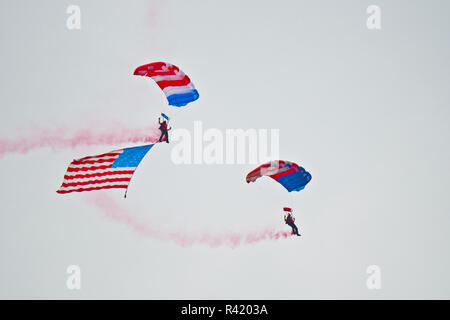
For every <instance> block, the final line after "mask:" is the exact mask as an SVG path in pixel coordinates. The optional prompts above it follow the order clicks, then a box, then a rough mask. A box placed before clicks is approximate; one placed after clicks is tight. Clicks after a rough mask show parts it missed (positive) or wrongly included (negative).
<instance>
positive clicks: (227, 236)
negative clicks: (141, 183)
mask: <svg viewBox="0 0 450 320" xmlns="http://www.w3.org/2000/svg"><path fill="white" fill-rule="evenodd" d="M87 199H88V201H89V202H90V203H91V204H93V205H94V206H96V207H97V208H98V209H99V210H100V211H102V212H103V213H104V214H105V215H106V216H107V217H110V218H112V219H113V220H116V221H119V222H121V223H123V224H125V225H126V226H128V227H129V228H131V229H132V230H134V231H136V232H139V233H141V234H143V235H145V236H148V237H150V238H154V239H158V240H161V241H172V242H174V243H176V244H178V245H181V246H183V247H187V246H191V245H194V244H204V245H208V246H210V247H219V246H222V245H228V246H230V247H232V248H235V247H237V246H239V245H243V244H251V243H256V242H260V241H264V240H277V239H280V238H287V237H289V236H290V235H291V233H290V232H287V231H274V230H271V229H266V230H263V231H259V232H248V233H246V234H242V233H237V232H229V233H223V234H219V235H216V234H214V235H211V234H209V233H207V232H203V233H201V234H199V235H193V234H185V233H180V232H177V233H174V232H164V231H162V230H161V229H160V228H152V227H150V226H149V225H148V224H147V223H145V222H143V221H139V219H137V217H135V216H134V215H133V214H131V213H130V212H129V211H128V210H126V209H125V208H122V207H121V206H120V205H119V204H117V203H116V202H115V201H114V200H113V199H112V198H111V197H109V196H107V195H106V194H105V193H102V192H97V193H91V194H89V196H88V198H87Z"/></svg>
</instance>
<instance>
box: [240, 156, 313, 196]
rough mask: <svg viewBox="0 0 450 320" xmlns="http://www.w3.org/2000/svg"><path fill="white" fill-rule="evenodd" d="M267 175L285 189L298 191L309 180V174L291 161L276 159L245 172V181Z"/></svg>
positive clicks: (252, 180) (253, 180)
mask: <svg viewBox="0 0 450 320" xmlns="http://www.w3.org/2000/svg"><path fill="white" fill-rule="evenodd" d="M263 176H268V177H271V178H272V179H274V180H275V181H277V182H278V183H280V184H281V185H282V186H283V187H285V188H286V190H287V191H289V192H292V191H300V190H303V189H304V188H305V186H306V185H307V184H308V183H309V181H311V174H310V173H309V172H307V171H306V170H305V169H303V168H302V167H300V166H299V165H298V164H296V163H294V162H291V161H284V160H277V161H270V162H267V163H265V164H263V165H260V166H259V167H257V168H256V169H254V170H253V171H251V172H249V173H248V174H247V177H246V180H247V183H250V182H255V181H256V180H257V179H259V178H261V177H263Z"/></svg>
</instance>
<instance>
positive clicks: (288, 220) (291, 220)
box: [284, 212, 300, 236]
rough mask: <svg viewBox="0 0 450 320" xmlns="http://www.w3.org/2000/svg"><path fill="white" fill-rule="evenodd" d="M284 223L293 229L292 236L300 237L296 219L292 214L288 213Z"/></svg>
mask: <svg viewBox="0 0 450 320" xmlns="http://www.w3.org/2000/svg"><path fill="white" fill-rule="evenodd" d="M284 222H285V223H286V224H287V225H288V226H290V227H291V228H292V233H291V234H295V235H297V236H300V233H298V228H297V226H296V225H295V223H294V222H295V218H294V217H293V216H292V213H291V212H288V213H286V215H285V216H284Z"/></svg>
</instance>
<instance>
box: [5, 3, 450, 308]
mask: <svg viewBox="0 0 450 320" xmlns="http://www.w3.org/2000/svg"><path fill="white" fill-rule="evenodd" d="M70 5H77V6H79V8H80V12H81V28H80V29H73V30H70V29H68V28H67V24H66V22H67V19H68V18H69V16H70V14H68V13H67V12H66V10H67V8H68V7H69V6H70ZM370 5H377V6H379V8H380V10H381V16H380V17H381V29H379V30H369V29H368V28H367V25H366V20H367V18H368V16H369V15H368V14H367V13H366V9H367V7H368V6H370ZM0 8H1V9H0V43H1V50H0V66H1V70H2V72H1V73H0V83H1V86H0V93H1V94H0V106H1V115H2V116H1V118H0V119H1V126H0V177H1V179H0V197H1V200H2V201H1V202H2V206H1V214H0V219H1V220H0V228H1V229H0V237H1V241H0V259H1V265H0V298H2V299H15V298H16V299H17V298H20V299H449V298H450V278H449V277H450V276H449V275H448V272H447V271H448V269H449V268H450V257H449V252H450V245H449V243H450V241H449V240H450V236H449V234H448V230H449V227H450V217H449V211H450V200H449V199H450V198H449V197H448V190H449V181H450V179H449V178H450V171H449V167H448V163H449V160H450V159H449V155H450V152H449V148H448V146H449V138H450V132H449V125H448V123H449V108H448V106H449V102H450V96H449V95H450V94H449V92H450V91H449V90H448V85H449V83H450V63H449V59H448V57H449V53H450V45H449V43H450V42H449V41H448V39H449V32H450V22H449V20H448V17H447V15H448V14H447V12H449V10H450V4H449V3H448V2H447V1H438V0H433V1H403V0H396V1H381V0H380V1H356V0H352V1H350V0H343V1H339V2H337V1H331V0H322V1H311V0H310V1H278V2H274V1H253V0H252V1H245V2H243V1H237V0H228V1H203V0H193V1H181V0H178V1H176V0H169V1H162V0H161V1H156V0H155V1H142V0H136V1H133V2H131V3H130V2H129V1H124V0H114V1H106V0H97V1H87V0H85V1H82V0H74V1H65V0H64V1H57V0H41V1H31V0H18V1H12V0H1V1H0ZM154 61H167V62H170V63H173V64H175V65H177V66H179V67H180V68H181V69H182V70H183V71H184V72H185V73H186V74H188V75H189V77H190V78H191V79H192V81H193V82H194V84H195V86H196V88H197V89H198V91H199V93H200V98H199V100H198V101H195V102H193V103H191V104H190V105H189V106H188V107H186V108H174V107H170V106H168V105H167V101H166V99H165V97H164V95H163V93H162V92H161V91H160V90H159V88H158V87H157V86H156V84H155V83H153V82H152V81H151V80H150V79H144V78H142V77H136V76H133V75H132V73H133V71H134V69H135V68H136V67H137V66H139V65H142V64H146V63H150V62H154ZM161 112H164V113H167V114H169V115H170V117H171V125H172V126H173V127H174V129H180V128H182V129H185V130H189V132H192V134H193V132H194V123H196V121H199V122H201V124H202V126H203V128H204V129H205V130H206V129H218V130H220V131H221V132H225V131H226V130H227V129H244V130H248V129H251V130H261V129H263V130H264V129H267V130H270V129H278V130H279V154H280V159H285V160H290V161H294V162H296V163H298V164H299V165H301V166H303V167H304V168H305V169H306V170H307V171H308V172H310V173H311V175H312V180H311V182H310V183H309V184H308V185H307V186H306V188H305V189H304V190H302V191H300V192H292V193H288V192H287V191H286V190H284V189H283V188H282V187H281V186H280V185H279V184H277V183H276V182H274V181H272V180H270V179H269V178H261V179H260V180H258V181H256V182H255V183H253V184H247V183H246V181H245V176H246V174H247V173H248V172H249V171H251V170H253V169H254V168H255V167H256V165H255V164H250V163H244V164H227V165H226V164H209V165H208V164H204V163H203V164H176V163H174V162H173V161H172V155H173V154H172V149H173V148H174V147H175V146H176V142H175V141H172V142H171V143H170V144H161V145H156V146H155V147H154V148H152V149H151V150H150V151H149V153H148V154H147V156H146V157H145V158H144V159H143V161H142V162H141V164H140V166H139V168H138V169H137V171H136V173H135V175H134V177H133V179H132V181H131V184H130V187H129V189H128V196H127V198H126V199H124V198H123V190H106V191H99V192H84V193H74V194H67V195H60V194H57V193H56V190H57V189H58V188H59V186H60V184H61V182H62V178H63V176H64V172H65V170H66V168H67V166H68V164H69V163H70V161H72V160H73V159H76V158H81V157H84V156H87V155H95V154H100V153H104V152H107V151H110V150H115V149H118V148H123V147H128V146H134V145H139V144H136V143H134V144H133V143H129V142H127V141H125V140H126V139H125V140H124V139H121V138H122V137H123V132H124V131H127V130H128V131H133V130H138V131H139V134H140V135H142V132H145V130H147V129H146V128H151V127H155V126H156V122H157V117H158V115H159V114H160V113H161ZM149 130H150V129H149ZM128 131H127V132H128ZM133 132H134V131H133ZM83 133H85V134H87V133H92V135H88V138H89V139H91V140H92V139H93V140H95V139H97V138H98V137H102V136H103V135H106V136H109V135H112V136H114V137H115V139H113V140H114V141H110V140H108V139H104V140H101V139H100V138H98V139H99V140H101V141H98V140H96V141H95V143H90V144H86V143H84V144H83V143H79V144H77V143H74V141H75V140H76V139H77V137H79V135H80V134H81V135H82V134H83ZM77 134H78V135H77ZM61 137H69V138H73V139H72V140H70V139H68V140H67V141H66V140H64V139H63V140H64V141H62V142H61ZM58 139H59V140H58ZM89 139H87V140H89ZM58 141H59V142H58ZM286 205H288V206H292V207H293V208H294V214H295V217H296V223H297V225H298V227H299V230H300V233H301V234H302V236H301V237H290V236H289V237H287V238H285V237H283V236H282V237H280V238H279V239H273V238H271V237H268V236H267V235H268V234H273V233H271V232H280V233H282V234H283V232H289V231H290V230H289V227H288V226H286V225H285V224H284V222H283V219H282V216H283V213H282V208H283V207H284V206H286ZM236 237H237V238H239V239H241V241H240V242H239V243H236V242H233V241H232V240H233V239H234V240H236ZM264 237H265V238H264ZM262 238H264V239H262ZM245 239H247V240H248V239H250V240H248V241H247V240H245ZM252 239H253V240H252ZM71 265H76V266H79V267H80V270H81V288H80V289H79V290H70V289H69V288H68V287H67V285H66V281H67V279H68V277H69V275H68V273H67V268H68V266H71ZM373 265H375V266H377V267H378V268H379V270H380V272H381V278H380V279H381V280H380V283H381V287H380V288H379V289H376V290H373V289H369V287H368V286H367V279H368V278H369V277H370V275H369V274H368V273H367V268H368V267H369V266H373Z"/></svg>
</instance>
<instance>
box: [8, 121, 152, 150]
mask: <svg viewBox="0 0 450 320" xmlns="http://www.w3.org/2000/svg"><path fill="white" fill-rule="evenodd" d="M159 136H160V131H159V130H158V129H157V128H155V127H147V128H141V129H130V128H127V127H125V126H123V125H118V124H116V125H114V127H113V128H112V129H109V130H103V131H102V130H98V129H91V128H86V129H79V130H77V131H73V130H72V131H71V130H68V129H65V128H59V129H53V130H47V129H32V130H31V132H30V134H29V135H27V136H22V137H17V138H11V139H3V138H0V157H1V156H3V155H5V154H7V153H22V154H23V153H27V152H29V151H31V150H33V149H38V148H45V147H50V148H54V149H55V148H75V147H78V146H91V145H118V144H124V143H155V142H157V141H158V139H159Z"/></svg>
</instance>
